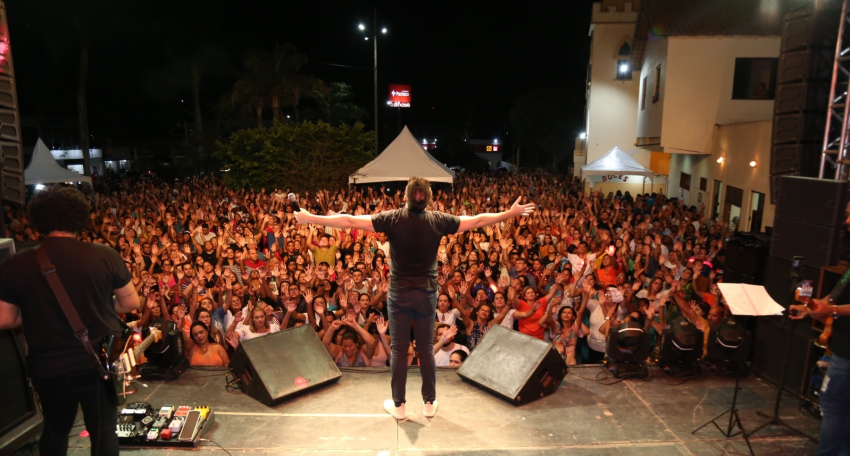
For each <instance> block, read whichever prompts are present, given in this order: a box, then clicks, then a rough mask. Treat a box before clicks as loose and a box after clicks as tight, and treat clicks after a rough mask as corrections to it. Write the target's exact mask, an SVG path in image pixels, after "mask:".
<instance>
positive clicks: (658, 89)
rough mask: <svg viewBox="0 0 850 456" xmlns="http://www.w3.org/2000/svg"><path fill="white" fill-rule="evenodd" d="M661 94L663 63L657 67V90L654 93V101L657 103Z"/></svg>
mask: <svg viewBox="0 0 850 456" xmlns="http://www.w3.org/2000/svg"><path fill="white" fill-rule="evenodd" d="M660 95H661V65H658V66H657V67H655V92H654V93H653V94H652V102H653V103H657V102H658V97H659V96H660Z"/></svg>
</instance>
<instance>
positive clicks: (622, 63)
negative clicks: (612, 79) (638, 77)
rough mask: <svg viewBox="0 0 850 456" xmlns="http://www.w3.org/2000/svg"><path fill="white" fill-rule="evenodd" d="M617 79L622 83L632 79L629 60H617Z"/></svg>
mask: <svg viewBox="0 0 850 456" xmlns="http://www.w3.org/2000/svg"><path fill="white" fill-rule="evenodd" d="M617 79H620V80H624V81H625V80H631V79H632V65H631V62H629V59H624V60H617Z"/></svg>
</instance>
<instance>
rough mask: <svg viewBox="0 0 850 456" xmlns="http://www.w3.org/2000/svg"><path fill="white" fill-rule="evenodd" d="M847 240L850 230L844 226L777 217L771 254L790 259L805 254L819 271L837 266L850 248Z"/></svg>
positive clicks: (807, 261) (807, 260) (774, 223)
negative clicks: (825, 267) (826, 267)
mask: <svg viewBox="0 0 850 456" xmlns="http://www.w3.org/2000/svg"><path fill="white" fill-rule="evenodd" d="M847 237H848V236H847V230H846V228H844V227H843V226H841V225H839V226H825V225H815V224H814V223H806V222H800V221H797V220H791V219H787V218H784V217H776V218H775V219H774V221H773V240H772V242H771V243H770V254H771V255H773V256H777V257H780V258H784V259H786V260H790V259H792V258H794V257H795V256H797V255H801V256H804V257H806V263H807V264H809V265H811V266H814V267H817V268H820V267H823V266H834V265H836V264H838V261H839V260H840V259H841V258H842V257H843V255H844V254H845V253H846V252H847V250H848V247H850V244H848V242H847Z"/></svg>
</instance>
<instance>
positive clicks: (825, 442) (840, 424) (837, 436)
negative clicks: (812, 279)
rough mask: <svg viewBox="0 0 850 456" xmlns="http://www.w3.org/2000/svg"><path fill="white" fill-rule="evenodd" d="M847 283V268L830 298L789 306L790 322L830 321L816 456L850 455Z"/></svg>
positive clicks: (849, 220)
mask: <svg viewBox="0 0 850 456" xmlns="http://www.w3.org/2000/svg"><path fill="white" fill-rule="evenodd" d="M845 211H846V213H845V217H846V219H845V221H844V225H845V228H847V229H848V231H850V203H848V204H847V208H846V209H845ZM848 282H850V268H848V269H847V272H846V273H845V274H844V276H843V277H842V278H841V280H840V282H839V284H838V285H836V288H835V290H833V291H834V293H832V294H831V295H830V296H827V297H824V298H821V299H811V300H810V301H809V302H808V303H807V304H806V305H793V306H791V312H790V315H791V318H793V319H801V318H805V317H806V316H807V315H808V316H810V317H812V318H814V319H815V320H820V321H826V320H831V321H832V336H831V337H830V338H829V348H830V350H832V357H831V359H830V361H829V369H828V370H827V373H826V376H825V377H824V379H823V384H822V385H821V389H820V395H819V403H820V407H821V410H822V411H823V421H822V422H821V432H820V444H819V445H818V455H833V454H834V455H839V454H840V455H847V454H850V286H846V285H847V284H848ZM839 287H841V288H840V289H839ZM836 291H837V293H835V292H836ZM836 295H837V296H836Z"/></svg>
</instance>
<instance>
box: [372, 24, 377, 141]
mask: <svg viewBox="0 0 850 456" xmlns="http://www.w3.org/2000/svg"><path fill="white" fill-rule="evenodd" d="M372 46H373V47H374V50H375V155H378V10H377V9H376V10H374V12H373V16H372Z"/></svg>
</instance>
